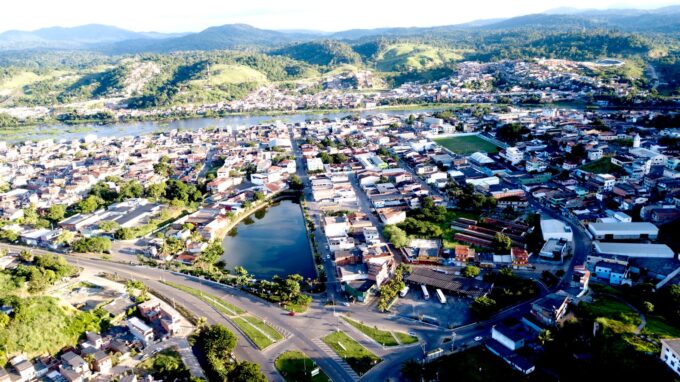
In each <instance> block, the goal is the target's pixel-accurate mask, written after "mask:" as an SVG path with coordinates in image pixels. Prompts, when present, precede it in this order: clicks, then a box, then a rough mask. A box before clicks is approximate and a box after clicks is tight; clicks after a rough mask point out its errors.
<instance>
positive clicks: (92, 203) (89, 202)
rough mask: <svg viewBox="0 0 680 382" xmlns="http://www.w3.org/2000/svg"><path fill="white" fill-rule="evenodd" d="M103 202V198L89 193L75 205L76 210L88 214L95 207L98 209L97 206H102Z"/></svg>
mask: <svg viewBox="0 0 680 382" xmlns="http://www.w3.org/2000/svg"><path fill="white" fill-rule="evenodd" d="M104 204H105V202H104V199H102V198H101V197H99V196H95V195H90V196H88V197H87V198H85V199H83V200H81V201H80V202H78V204H77V205H76V211H78V212H80V213H83V214H89V213H92V212H94V211H96V210H97V209H99V207H101V206H103V205H104Z"/></svg>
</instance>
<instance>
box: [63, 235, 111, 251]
mask: <svg viewBox="0 0 680 382" xmlns="http://www.w3.org/2000/svg"><path fill="white" fill-rule="evenodd" d="M71 248H72V249H73V252H78V253H88V252H95V253H104V252H108V251H110V250H111V240H109V239H108V238H106V237H83V238H80V239H78V240H76V241H75V242H73V244H71Z"/></svg>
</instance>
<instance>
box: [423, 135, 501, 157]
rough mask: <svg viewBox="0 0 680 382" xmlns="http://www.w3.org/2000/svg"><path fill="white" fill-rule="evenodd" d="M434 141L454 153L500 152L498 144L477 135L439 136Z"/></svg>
mask: <svg viewBox="0 0 680 382" xmlns="http://www.w3.org/2000/svg"><path fill="white" fill-rule="evenodd" d="M434 141H435V142H437V143H438V144H439V145H441V146H443V147H445V148H447V149H449V150H451V151H453V152H454V153H456V154H461V155H470V154H472V153H474V152H477V151H483V152H485V153H489V154H494V153H497V152H498V146H496V145H494V144H493V143H491V142H489V141H485V140H484V139H482V138H479V137H477V136H475V135H467V136H463V137H449V138H439V139H434Z"/></svg>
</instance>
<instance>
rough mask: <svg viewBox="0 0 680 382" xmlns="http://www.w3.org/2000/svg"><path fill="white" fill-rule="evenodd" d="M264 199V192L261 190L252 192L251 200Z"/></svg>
mask: <svg viewBox="0 0 680 382" xmlns="http://www.w3.org/2000/svg"><path fill="white" fill-rule="evenodd" d="M263 199H264V193H262V191H255V194H253V200H255V201H259V200H263Z"/></svg>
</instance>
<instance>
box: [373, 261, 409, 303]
mask: <svg viewBox="0 0 680 382" xmlns="http://www.w3.org/2000/svg"><path fill="white" fill-rule="evenodd" d="M409 271H410V270H409V269H408V266H407V265H405V264H404V263H401V264H399V265H398V266H397V269H396V270H395V271H394V277H392V279H390V280H389V281H387V282H386V283H383V284H382V285H381V286H380V297H379V299H378V310H380V311H381V312H385V311H387V310H388V309H389V307H390V304H391V303H392V301H394V299H396V298H397V294H399V291H401V290H402V289H404V287H405V286H406V284H405V283H404V273H406V272H409Z"/></svg>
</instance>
